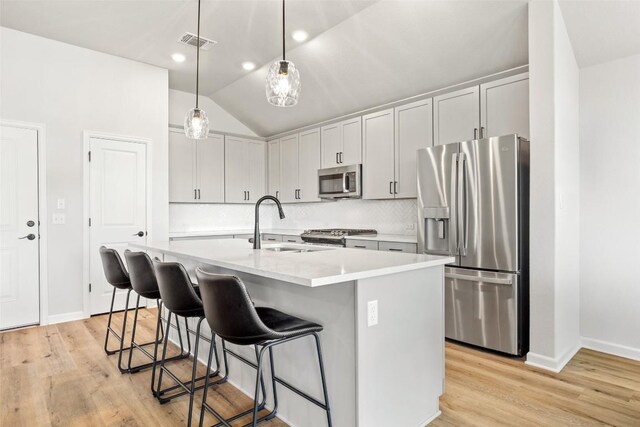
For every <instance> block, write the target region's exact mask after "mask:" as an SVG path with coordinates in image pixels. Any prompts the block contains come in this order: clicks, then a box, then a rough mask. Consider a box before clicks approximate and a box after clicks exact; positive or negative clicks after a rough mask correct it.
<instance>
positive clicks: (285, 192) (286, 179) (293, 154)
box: [280, 134, 298, 203]
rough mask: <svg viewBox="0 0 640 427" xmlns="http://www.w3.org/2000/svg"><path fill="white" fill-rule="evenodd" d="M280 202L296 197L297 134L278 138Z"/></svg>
mask: <svg viewBox="0 0 640 427" xmlns="http://www.w3.org/2000/svg"><path fill="white" fill-rule="evenodd" d="M280 162H281V163H280V182H281V190H282V192H281V193H280V201H281V202H285V203H287V202H295V201H297V199H298V134H295V135H290V136H287V137H284V138H281V139H280Z"/></svg>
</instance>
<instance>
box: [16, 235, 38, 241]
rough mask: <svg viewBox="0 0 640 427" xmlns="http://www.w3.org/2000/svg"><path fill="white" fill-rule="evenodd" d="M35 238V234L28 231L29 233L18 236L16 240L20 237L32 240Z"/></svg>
mask: <svg viewBox="0 0 640 427" xmlns="http://www.w3.org/2000/svg"><path fill="white" fill-rule="evenodd" d="M35 238H36V235H35V234H33V233H30V234H27V235H26V236H23V237H18V240H22V239H28V240H33V239H35Z"/></svg>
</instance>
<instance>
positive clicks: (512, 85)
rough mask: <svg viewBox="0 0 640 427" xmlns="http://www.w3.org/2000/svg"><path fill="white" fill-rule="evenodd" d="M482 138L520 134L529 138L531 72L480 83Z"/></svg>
mask: <svg viewBox="0 0 640 427" xmlns="http://www.w3.org/2000/svg"><path fill="white" fill-rule="evenodd" d="M480 126H481V131H482V136H483V137H485V138H486V137H492V136H501V135H508V134H512V133H517V134H518V135H520V136H523V137H525V138H527V139H529V73H524V74H518V75H516V76H511V77H507V78H504V79H500V80H496V81H494V82H490V83H485V84H483V85H480Z"/></svg>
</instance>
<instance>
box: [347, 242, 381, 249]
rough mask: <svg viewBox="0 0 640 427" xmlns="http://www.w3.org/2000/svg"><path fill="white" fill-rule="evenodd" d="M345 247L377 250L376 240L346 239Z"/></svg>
mask: <svg viewBox="0 0 640 427" xmlns="http://www.w3.org/2000/svg"><path fill="white" fill-rule="evenodd" d="M347 247H348V248H354V249H369V250H371V251H377V250H378V242H376V241H375V240H353V239H347Z"/></svg>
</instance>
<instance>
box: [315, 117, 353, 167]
mask: <svg viewBox="0 0 640 427" xmlns="http://www.w3.org/2000/svg"><path fill="white" fill-rule="evenodd" d="M320 140H321V150H320V151H321V155H322V162H321V167H322V168H333V167H336V166H346V165H353V164H358V163H362V119H361V117H355V118H353V119H349V120H344V121H342V122H338V123H333V124H330V125H327V126H323V127H322V129H321V138H320Z"/></svg>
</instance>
